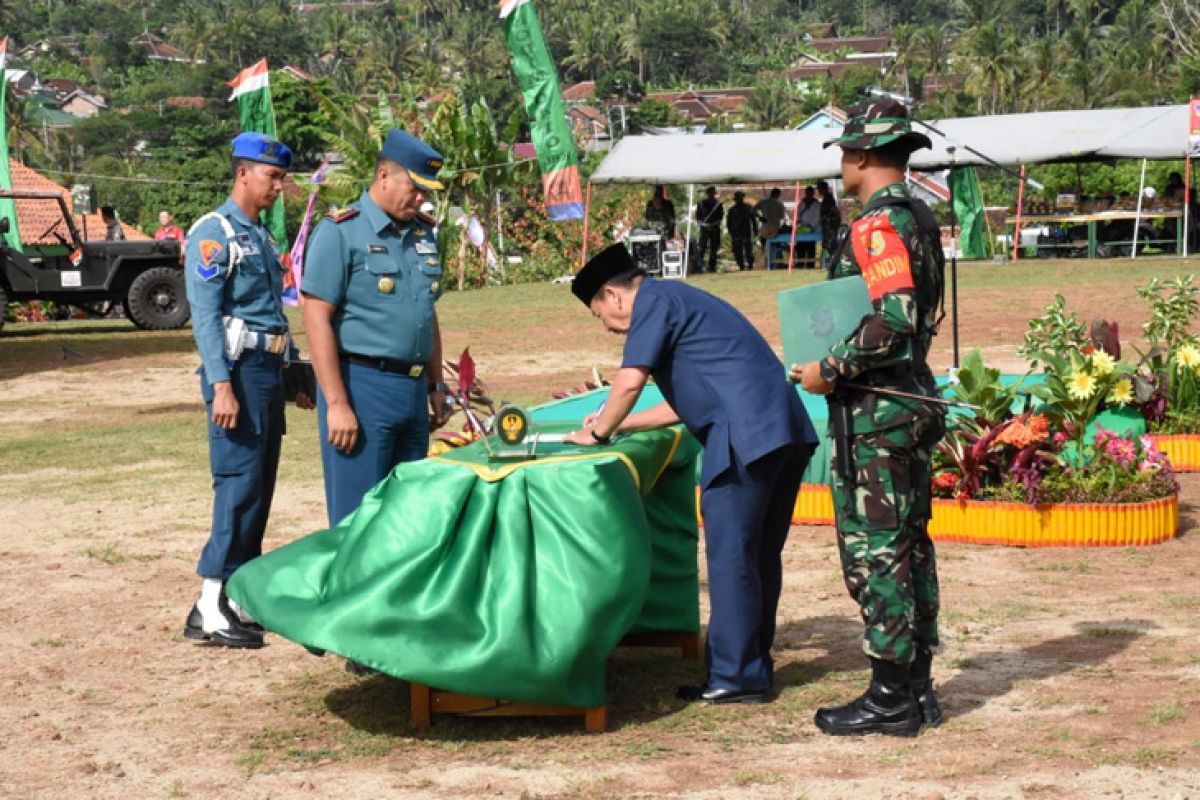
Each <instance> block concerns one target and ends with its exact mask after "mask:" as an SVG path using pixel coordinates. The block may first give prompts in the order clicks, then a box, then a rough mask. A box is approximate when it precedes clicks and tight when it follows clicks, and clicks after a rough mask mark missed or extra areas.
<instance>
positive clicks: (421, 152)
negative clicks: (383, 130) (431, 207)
mask: <svg viewBox="0 0 1200 800" xmlns="http://www.w3.org/2000/svg"><path fill="white" fill-rule="evenodd" d="M379 155H381V156H383V157H384V158H386V159H387V160H389V161H395V162H396V163H397V164H399V165H400V166H402V167H404V169H405V170H406V171H407V172H408V177H410V178H412V181H413V183H415V184H416V185H417V186H419V187H421V188H422V189H426V190H429V189H443V188H445V187H444V186H442V182H441V181H439V180H438V171H439V170H440V169H441V168H442V163H443V161H444V159H443V158H442V154H441V153H439V152H438V151H437V150H434V149H433V148H432V147H430V146H429V145H427V144H425V142H423V141H421V140H420V139H418V138H417V137H415V136H413V135H412V134H411V133H407V132H405V131H402V130H400V129H399V128H392V129H391V130H390V131H388V135H387V138H386V139H384V140H383V147H381V148H379Z"/></svg>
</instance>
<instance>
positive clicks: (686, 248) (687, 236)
mask: <svg viewBox="0 0 1200 800" xmlns="http://www.w3.org/2000/svg"><path fill="white" fill-rule="evenodd" d="M695 199H696V184H694V183H689V184H688V207H687V230H686V231H684V234H683V277H684V278H685V279H686V278H687V276H688V260H689V257H690V256H691V254H692V203H693V202H694V201H695Z"/></svg>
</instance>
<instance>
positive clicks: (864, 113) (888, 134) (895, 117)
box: [822, 98, 933, 153]
mask: <svg viewBox="0 0 1200 800" xmlns="http://www.w3.org/2000/svg"><path fill="white" fill-rule="evenodd" d="M900 140H903V141H905V142H907V143H908V145H909V148H908V151H909V152H910V153H911V152H912V151H914V150H920V149H921V148H922V147H933V143H932V142H930V141H929V137H928V136H926V135H925V134H923V133H916V132H915V131H913V129H912V122H911V121H910V120H909V118H908V109H907V108H905V107H904V105H903V104H902V103H899V102H897V101H895V100H892V99H890V98H882V99H879V100H868V101H866V102H863V103H859V104H857V105H854V106H851V107H850V108H849V109H848V110H847V111H846V126H845V127H844V128H842V135H841V136H839V137H837V138H836V139H830V140H829V141H827V142H825V144H823V145H822V147H829V145H831V144H837V145H841V146H842V149H843V150H871V149H874V148H876V147H883V146H884V145H885V144H891V143H892V142H895V141H900Z"/></svg>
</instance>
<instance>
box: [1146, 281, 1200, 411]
mask: <svg viewBox="0 0 1200 800" xmlns="http://www.w3.org/2000/svg"><path fill="white" fill-rule="evenodd" d="M1194 282H1195V281H1194V276H1193V275H1187V276H1182V277H1176V278H1175V279H1174V280H1172V281H1167V282H1165V283H1160V282H1159V280H1158V279H1157V278H1155V279H1154V280H1152V281H1151V282H1150V283H1149V284H1148V285H1147V286H1143V287H1141V288H1139V289H1138V290H1137V291H1138V296H1139V297H1141V298H1142V299H1143V300H1144V301H1145V302H1146V304H1147V306H1148V307H1149V311H1150V314H1149V319H1147V321H1146V322H1145V323H1143V324H1142V332H1143V333H1144V334H1145V336H1146V341H1147V344H1148V347H1147V349H1146V351H1145V352H1141V351H1139V355H1140V356H1141V362H1140V363H1139V364H1138V367H1137V371H1136V374H1135V376H1134V384H1135V397H1136V400H1137V403H1138V408H1139V409H1140V410H1141V412H1142V416H1144V417H1145V418H1146V422H1147V425H1148V426H1149V429H1150V431H1151V432H1152V433H1156V434H1158V433H1161V434H1176V433H1200V343H1198V342H1197V340H1196V337H1195V336H1194V335H1193V334H1192V332H1191V330H1190V327H1191V324H1192V321H1193V320H1194V319H1195V317H1196V314H1197V312H1198V311H1200V288H1197V287H1196V286H1195V285H1194Z"/></svg>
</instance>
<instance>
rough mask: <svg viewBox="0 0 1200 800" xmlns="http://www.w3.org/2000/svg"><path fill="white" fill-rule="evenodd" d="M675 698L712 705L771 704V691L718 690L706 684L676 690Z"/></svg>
mask: <svg viewBox="0 0 1200 800" xmlns="http://www.w3.org/2000/svg"><path fill="white" fill-rule="evenodd" d="M675 696H676V697H678V698H679V699H680V700H689V701H692V702H694V701H696V700H703V701H704V702H706V703H711V704H712V705H723V704H725V703H769V702H771V690H770V689H718V688H717V687H715V686H709V685H708V684H706V683H696V684H688V685H686V686H680V687H679V688H678V689H677V690H675Z"/></svg>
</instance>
